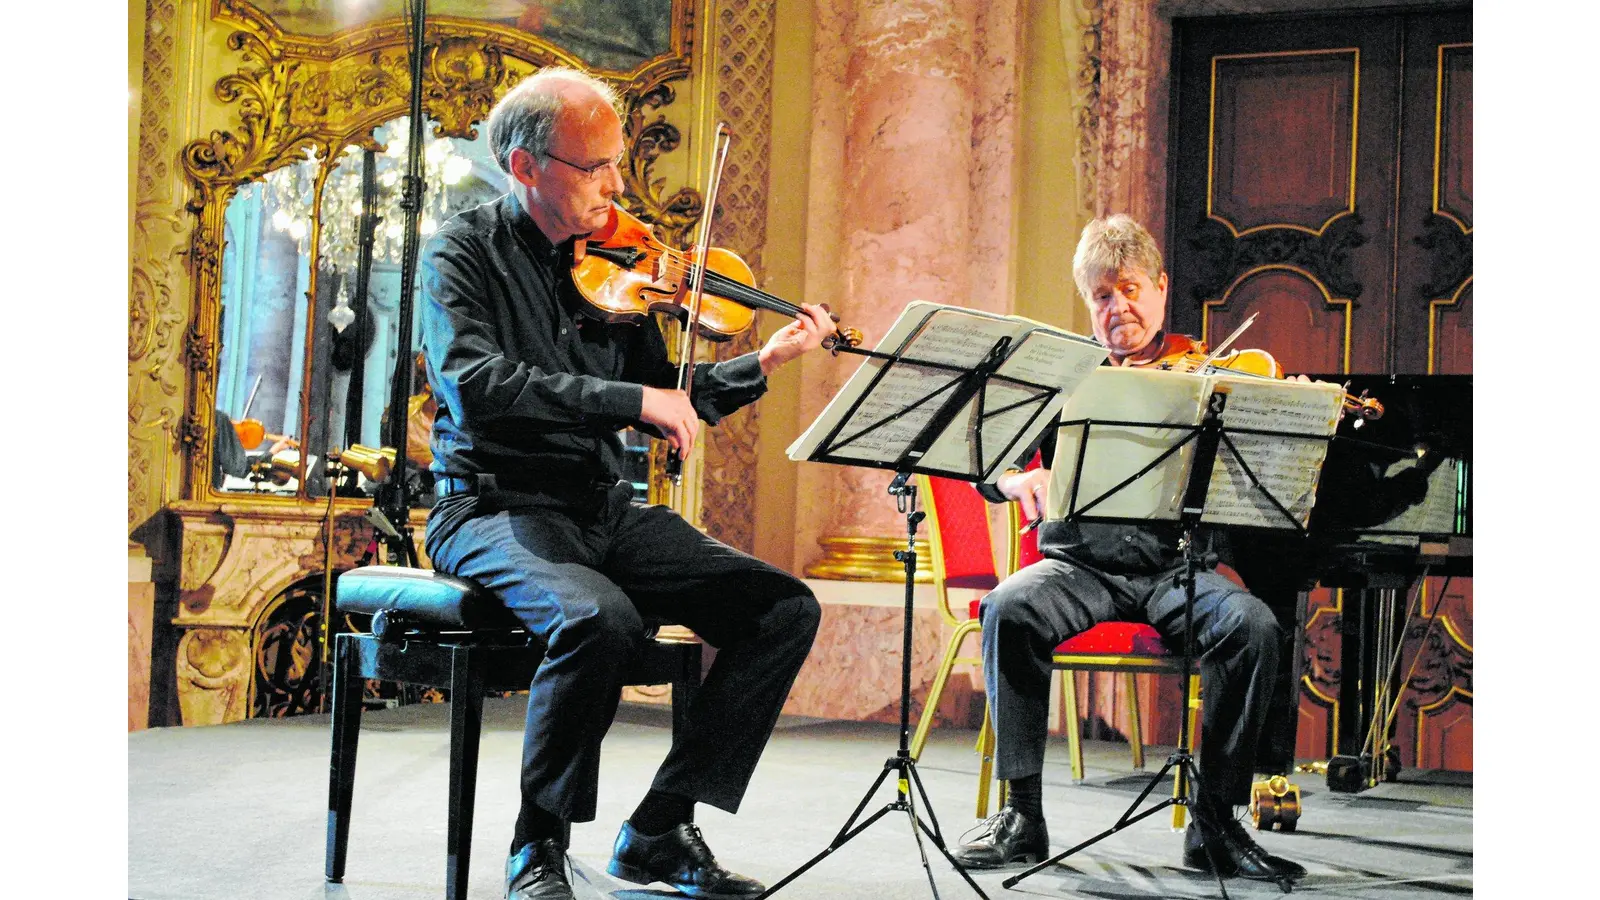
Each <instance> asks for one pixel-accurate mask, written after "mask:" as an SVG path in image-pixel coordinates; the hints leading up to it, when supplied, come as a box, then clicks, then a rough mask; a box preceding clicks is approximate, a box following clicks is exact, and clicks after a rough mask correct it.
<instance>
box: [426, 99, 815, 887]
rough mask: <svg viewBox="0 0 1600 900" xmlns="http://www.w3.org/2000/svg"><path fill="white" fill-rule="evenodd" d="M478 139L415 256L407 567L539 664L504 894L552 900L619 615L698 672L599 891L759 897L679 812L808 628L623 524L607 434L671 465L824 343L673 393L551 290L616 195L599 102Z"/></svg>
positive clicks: (746, 723) (725, 778)
mask: <svg viewBox="0 0 1600 900" xmlns="http://www.w3.org/2000/svg"><path fill="white" fill-rule="evenodd" d="M488 138H489V143H490V147H491V149H492V152H493V154H494V158H495V161H496V162H497V163H498V164H499V165H500V167H501V168H502V169H503V170H504V171H505V172H506V174H507V176H508V182H509V184H510V192H509V193H508V194H507V195H506V196H504V197H502V198H500V199H499V200H497V201H493V202H490V203H487V204H484V205H483V206H479V207H477V208H475V209H470V210H467V211H465V212H463V213H461V214H460V215H458V216H456V217H455V218H453V219H451V220H450V221H449V222H447V223H446V224H445V225H444V226H443V227H441V228H440V229H439V231H438V232H437V233H436V234H435V235H434V236H433V237H432V238H431V240H430V241H429V243H428V245H427V247H426V248H425V249H424V252H423V256H422V266H421V272H422V276H421V277H422V296H423V303H422V327H421V330H422V341H423V346H424V350H425V355H426V359H427V368H428V380H429V382H430V383H431V384H432V385H433V389H434V395H435V397H436V398H437V401H438V405H439V410H438V418H437V420H436V422H435V424H434V429H433V439H432V449H433V457H434V461H433V464H432V471H433V472H434V474H435V476H436V485H437V487H436V494H437V495H438V500H437V502H436V504H435V505H434V507H433V510H432V513H431V515H430V516H429V519H428V530H427V538H426V547H427V551H428V555H429V557H431V558H432V560H433V564H434V566H435V567H436V568H438V569H439V570H440V571H444V572H449V573H453V574H456V575H461V576H464V577H467V578H471V579H473V580H475V581H477V582H479V583H481V584H482V585H483V586H484V587H486V588H488V589H489V590H490V591H492V592H493V593H494V594H495V595H497V596H498V597H499V598H500V600H501V601H502V602H503V603H504V604H505V605H506V606H507V608H509V609H510V610H511V611H512V612H513V613H515V614H516V616H517V617H518V618H519V619H520V620H521V621H522V622H523V623H524V624H525V625H526V626H527V627H528V629H529V630H530V631H532V632H533V633H535V634H537V635H538V636H539V637H540V638H541V639H542V640H543V641H544V642H545V644H546V646H547V647H548V651H547V653H546V657H545V660H544V663H543V664H542V665H541V666H540V667H539V670H538V672H537V673H536V674H535V675H534V678H533V682H532V684H531V685H530V686H529V697H528V717H527V726H526V730H525V732H524V738H523V757H522V777H521V788H522V805H521V811H520V813H519V814H518V816H517V822H516V827H515V831H514V833H513V837H512V840H511V856H510V859H509V860H508V862H507V868H506V893H507V896H508V897H511V898H518V900H534V898H570V897H572V890H571V887H570V886H569V883H568V875H567V866H566V846H565V834H566V833H567V828H568V825H569V824H570V823H572V822H587V821H591V820H592V819H593V818H594V816H595V799H596V792H597V781H598V773H599V754H600V742H601V738H602V737H604V736H605V733H606V730H607V728H609V727H610V724H611V719H612V716H613V715H614V714H615V711H616V707H617V701H618V698H619V695H620V687H619V680H620V678H621V676H622V674H623V672H624V671H625V669H626V667H627V661H628V657H629V655H630V654H631V653H632V652H633V651H634V650H635V648H636V647H637V646H638V645H639V644H640V642H641V641H642V640H643V637H644V633H645V631H644V626H643V624H642V622H641V619H642V617H658V618H662V619H666V620H669V621H673V622H678V623H681V624H684V625H687V626H688V627H690V628H692V629H694V631H695V632H696V633H697V634H699V635H700V636H701V637H702V638H704V639H705V641H706V642H707V643H709V644H711V645H712V646H714V647H716V648H717V649H718V653H717V657H716V662H715V664H714V665H713V666H712V667H711V670H710V672H709V673H708V674H707V675H706V678H705V681H704V684H703V685H702V687H701V689H700V691H699V693H698V696H697V698H696V700H695V702H694V704H693V706H692V707H691V708H690V709H689V710H688V718H687V723H686V725H685V726H684V727H683V728H681V729H679V730H678V731H677V732H676V733H675V734H674V737H673V743H672V747H671V749H670V750H669V751H668V753H667V757H666V759H665V760H664V761H663V762H662V764H661V767H660V769H659V770H658V772H657V774H656V777H655V780H654V783H653V784H652V786H651V789H650V791H649V793H647V794H646V795H645V797H644V799H643V800H642V801H641V802H640V804H639V806H638V808H637V809H636V810H635V811H634V812H633V815H632V816H631V817H629V819H628V820H627V821H626V822H624V823H623V825H622V829H621V833H620V834H619V835H618V837H617V841H616V849H615V853H614V856H613V858H612V860H611V862H610V865H609V871H610V872H611V873H612V874H613V875H617V876H619V877H621V878H625V879H628V880H630V881H634V882H637V883H641V884H646V883H651V882H656V881H659V882H664V883H666V884H669V885H671V886H672V887H674V888H676V889H678V890H679V891H682V892H683V893H685V894H688V895H690V896H693V897H711V898H723V897H728V898H731V897H752V896H755V895H757V894H760V893H761V892H762V890H763V887H762V885H761V884H760V883H759V882H757V881H755V880H753V879H750V878H747V877H744V876H741V875H737V874H734V873H733V872H730V871H728V870H727V869H725V868H723V867H722V866H720V865H719V864H718V863H717V861H716V858H715V857H714V856H713V855H712V853H711V851H710V849H708V848H707V846H706V843H705V841H704V839H703V838H702V837H701V834H700V831H699V829H698V828H696V826H695V825H694V805H695V804H696V803H709V804H711V805H713V806H716V807H718V808H721V809H725V810H728V811H729V812H736V811H737V810H738V808H739V802H740V799H741V798H742V796H743V794H744V791H745V787H746V785H747V784H748V783H749V780H750V776H751V773H752V771H753V770H754V768H755V765H756V761H757V759H758V758H759V757H760V755H761V751H762V749H763V748H764V747H765V746H766V742H767V739H768V737H769V736H770V735H771V732H772V727H773V725H774V723H775V722H776V720H777V717H778V711H779V709H780V708H781V707H782V705H783V702H784V699H785V697H786V696H787V695H788V692H789V688H790V686H791V685H792V684H793V682H794V678H795V675H796V673H797V672H798V671H799V669H800V665H801V663H802V662H803V661H804V659H805V657H806V654H807V653H808V652H809V650H810V648H811V642H812V639H813V638H814V637H815V634H816V629H817V623H818V620H819V618H820V611H819V608H818V606H817V602H816V599H815V598H814V597H813V596H812V594H811V592H810V590H808V589H807V588H806V586H805V585H804V584H803V583H801V582H800V581H799V580H798V579H796V578H794V577H793V576H791V575H789V574H788V573H786V572H783V571H781V570H779V569H777V568H775V567H773V566H770V565H767V564H766V563H763V562H761V561H760V560H757V559H755V558H753V557H750V556H747V555H745V554H743V553H741V552H739V551H737V550H734V549H733V548H731V547H728V546H726V545H724V544H721V543H719V542H717V541H715V540H713V539H711V538H709V537H707V536H705V535H704V534H702V533H700V532H699V531H698V530H696V529H695V528H694V527H693V526H692V525H690V524H689V523H688V522H686V521H684V520H683V519H682V518H681V517H680V516H679V515H678V514H677V513H675V512H672V511H670V510H668V509H666V508H664V507H660V506H644V505H641V504H637V503H634V502H632V498H631V493H632V488H631V485H630V484H628V483H627V482H624V481H622V479H621V474H622V458H623V453H622V442H621V439H620V438H619V437H618V430H619V429H622V428H629V427H631V428H637V429H641V430H644V431H648V432H650V433H653V434H655V435H658V436H660V437H663V438H665V439H666V441H667V442H668V443H669V444H671V446H672V447H673V449H675V450H677V451H679V452H680V453H682V454H684V455H687V454H688V453H689V451H690V449H691V448H692V447H693V444H694V440H695V435H696V431H697V429H698V426H699V422H700V421H701V420H704V421H706V422H708V423H711V424H715V423H716V422H717V421H718V420H719V419H721V418H722V417H724V416H726V415H728V414H729V413H732V412H733V411H734V410H737V409H739V408H740V407H742V406H745V405H746V404H749V403H751V402H753V401H755V400H756V398H758V397H760V396H761V395H762V393H764V392H765V390H766V377H767V375H769V374H770V373H771V372H772V371H774V370H775V369H777V368H778V367H779V366H782V365H784V364H785V363H787V362H789V361H791V360H793V359H795V358H797V357H798V356H799V355H800V354H802V353H804V352H806V351H808V350H811V349H814V348H816V347H817V346H818V345H819V343H820V342H821V341H822V340H823V338H824V337H826V336H827V335H829V334H830V333H832V332H833V330H834V329H833V324H832V323H831V321H830V320H829V316H828V314H827V312H826V311H825V310H823V309H822V308H821V307H818V306H805V307H803V308H802V310H801V312H800V314H799V315H798V316H797V318H796V321H794V322H793V323H790V324H789V325H787V326H785V327H784V328H783V329H781V330H779V331H778V332H777V333H776V334H774V335H773V336H772V338H771V339H770V340H768V341H767V343H766V344H765V345H764V346H763V347H762V348H761V350H760V351H759V352H757V353H750V354H746V355H744V356H740V357H738V358H735V359H731V360H727V361H724V362H720V363H716V364H714V365H712V364H701V365H698V366H697V367H696V369H695V371H694V378H693V382H692V385H691V386H692V390H691V391H690V392H689V393H688V394H686V393H685V392H684V391H681V390H677V389H676V388H675V384H676V380H675V379H676V373H675V370H674V368H673V367H672V366H671V365H670V364H669V362H668V359H667V353H666V347H665V344H664V342H663V340H662V337H661V333H660V331H659V330H658V329H657V328H656V326H655V325H654V324H653V323H652V322H651V321H649V320H646V321H645V322H643V323H641V324H610V323H607V322H604V321H601V320H599V319H593V318H589V317H587V316H586V314H585V313H584V312H583V311H582V310H581V304H582V300H581V298H580V297H579V296H578V294H577V291H576V289H575V287H574V286H573V282H572V277H571V269H572V266H573V241H574V238H577V237H581V236H584V235H587V234H590V233H592V232H594V231H596V230H597V229H599V228H601V227H602V226H603V225H605V224H606V222H607V221H608V219H609V218H610V215H609V213H610V209H611V206H612V203H613V201H614V200H615V199H616V197H617V195H619V194H620V193H622V190H623V183H622V174H621V171H620V166H621V164H622V162H621V161H622V153H623V136H622V125H621V121H620V119H619V118H618V116H617V112H616V109H615V98H614V96H613V95H612V93H611V91H610V90H609V88H608V87H607V86H606V85H605V84H604V83H602V82H599V81H597V80H595V79H593V78H590V77H588V76H586V75H583V74H581V73H579V72H576V71H572V70H565V69H545V70H543V71H541V72H538V73H537V74H535V75H533V76H531V77H529V78H528V79H527V80H525V81H523V82H522V83H521V84H519V85H517V86H516V87H515V88H513V89H512V90H511V92H510V93H509V94H507V95H506V97H505V98H504V99H503V100H502V101H501V102H500V103H499V104H498V105H497V106H496V107H495V109H494V111H493V112H492V113H491V115H490V117H489V122H488ZM691 396H692V398H693V400H692V402H691V400H690V397H691Z"/></svg>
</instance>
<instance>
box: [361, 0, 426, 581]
mask: <svg viewBox="0 0 1600 900" xmlns="http://www.w3.org/2000/svg"><path fill="white" fill-rule="evenodd" d="M410 7H411V9H410V18H411V108H410V122H409V125H410V132H409V137H408V138H407V143H406V174H405V178H404V180H403V181H402V189H401V194H400V209H401V210H402V211H403V212H404V213H405V225H404V226H403V227H404V234H405V239H404V242H403V243H402V244H401V245H400V302H399V305H398V307H397V309H396V312H395V315H396V317H397V318H398V322H397V324H398V326H399V329H398V331H399V333H398V334H397V335H396V340H395V359H394V378H393V379H392V380H391V381H390V382H389V433H388V434H386V435H385V436H384V437H385V441H384V443H385V444H386V445H387V446H390V447H393V448H394V468H393V474H391V475H390V476H389V478H387V479H385V481H384V483H383V485H382V486H380V487H379V489H378V503H377V507H376V509H377V511H378V512H379V513H381V515H382V516H383V518H386V519H388V520H389V526H390V527H389V528H384V527H383V526H382V525H381V524H379V525H378V530H379V532H380V533H381V534H383V536H384V538H385V541H386V543H387V544H388V546H389V557H390V560H391V561H398V560H401V559H403V560H404V561H405V564H406V565H408V566H412V567H413V568H414V567H416V565H417V546H416V541H415V539H414V538H413V537H412V534H411V498H410V497H409V496H408V495H407V489H408V483H407V478H406V474H407V473H406V470H407V469H408V468H409V464H408V462H407V460H406V425H407V424H408V423H407V421H406V418H407V417H406V412H407V410H408V409H409V406H410V401H411V372H412V370H413V367H414V366H415V365H416V361H415V360H414V359H413V358H412V349H411V344H412V338H411V319H412V316H413V314H414V311H415V309H416V281H417V253H418V251H419V250H420V249H421V247H420V243H421V242H420V237H419V235H418V227H419V223H420V222H421V220H422V196H423V192H424V191H426V190H427V185H426V184H425V183H424V182H423V178H422V141H423V135H424V133H425V126H426V124H427V122H426V120H425V118H424V117H423V112H422V70H423V63H422V52H423V40H422V38H423V30H424V29H423V26H424V25H425V23H426V22H427V19H428V0H410ZM374 518H376V517H374Z"/></svg>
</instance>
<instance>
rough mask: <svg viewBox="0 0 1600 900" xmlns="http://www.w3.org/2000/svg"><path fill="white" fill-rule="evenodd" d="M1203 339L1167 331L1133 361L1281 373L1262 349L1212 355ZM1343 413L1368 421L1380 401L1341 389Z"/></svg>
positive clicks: (1377, 414) (1183, 368) (1379, 410)
mask: <svg viewBox="0 0 1600 900" xmlns="http://www.w3.org/2000/svg"><path fill="white" fill-rule="evenodd" d="M1210 356H1211V354H1210V352H1209V350H1208V348H1207V346H1206V342H1205V341H1201V340H1196V339H1194V338H1192V337H1189V336H1188V335H1182V334H1168V335H1166V336H1165V337H1164V338H1162V341H1161V347H1160V348H1159V350H1158V351H1157V353H1156V355H1155V356H1153V357H1151V358H1150V359H1148V360H1144V361H1141V362H1138V363H1135V364H1134V365H1140V366H1153V367H1155V368H1158V369H1169V370H1172V371H1176V372H1202V368H1203V370H1204V372H1214V371H1228V372H1237V373H1239V374H1242V375H1254V376H1257V377H1260V378H1277V379H1282V378H1283V377H1284V372H1283V366H1281V365H1279V364H1278V361H1277V360H1276V359H1274V358H1273V356H1272V354H1271V353H1268V352H1267V351H1265V350H1229V351H1228V352H1227V353H1222V354H1219V355H1218V356H1217V357H1216V358H1215V359H1211V358H1210ZM1344 413H1345V415H1352V414H1353V415H1356V416H1359V417H1360V418H1361V420H1362V421H1372V420H1374V419H1380V418H1382V417H1383V404H1382V403H1380V402H1379V401H1378V400H1377V398H1374V397H1368V396H1367V392H1366V391H1362V392H1361V394H1360V395H1359V396H1357V395H1353V394H1351V393H1350V392H1348V391H1346V392H1345V393H1344Z"/></svg>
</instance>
